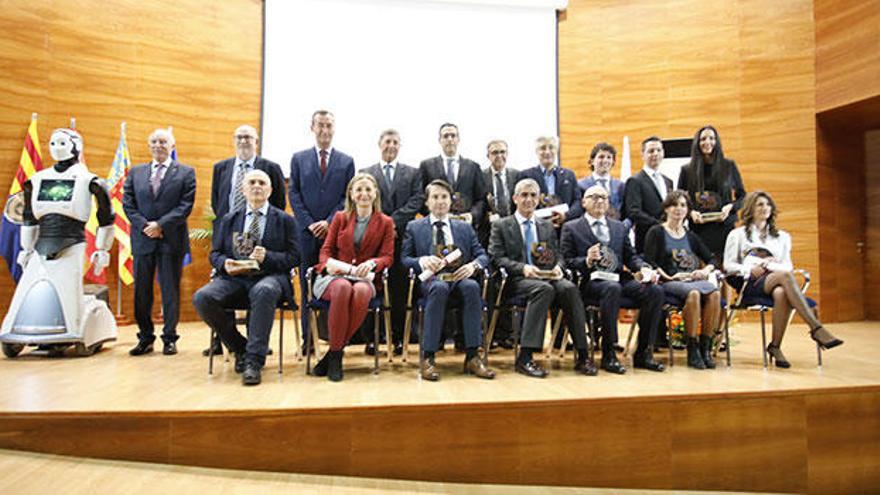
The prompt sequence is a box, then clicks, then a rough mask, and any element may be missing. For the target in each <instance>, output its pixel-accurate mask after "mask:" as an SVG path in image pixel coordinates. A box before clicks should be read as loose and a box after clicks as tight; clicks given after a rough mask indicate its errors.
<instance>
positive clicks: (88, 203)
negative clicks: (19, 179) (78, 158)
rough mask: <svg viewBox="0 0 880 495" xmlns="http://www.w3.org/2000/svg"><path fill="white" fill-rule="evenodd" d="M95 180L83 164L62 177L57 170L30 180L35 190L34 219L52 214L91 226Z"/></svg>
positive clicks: (51, 170) (44, 171) (74, 167)
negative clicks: (92, 186)
mask: <svg viewBox="0 0 880 495" xmlns="http://www.w3.org/2000/svg"><path fill="white" fill-rule="evenodd" d="M95 177H96V176H95V174H93V173H91V172H89V171H88V169H86V167H85V166H84V165H83V164H81V163H78V164H76V165H74V166H72V167H70V168H69V169H67V170H65V171H64V172H60V173H59V172H58V171H57V170H55V167H49V168H47V169H43V170H40V171H39V172H37V173H35V174H34V175H32V176H31V178H30V181H31V184H33V188H34V193H33V197H32V198H31V208H32V209H33V212H34V216H35V217H37V219H40V218H43V217H44V216H46V215H48V214H50V213H57V214H59V215H64V216H65V217H69V218H74V219H76V220H79V221H80V222H88V221H89V215H91V213H92V193H91V192H90V191H89V183H91V182H92V179H94V178H95ZM57 198H69V199H57Z"/></svg>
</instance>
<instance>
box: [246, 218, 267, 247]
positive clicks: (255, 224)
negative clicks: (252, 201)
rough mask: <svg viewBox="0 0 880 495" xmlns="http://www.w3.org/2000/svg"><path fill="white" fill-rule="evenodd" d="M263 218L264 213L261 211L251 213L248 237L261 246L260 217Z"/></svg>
mask: <svg viewBox="0 0 880 495" xmlns="http://www.w3.org/2000/svg"><path fill="white" fill-rule="evenodd" d="M262 216H263V212H262V211H260V210H253V211H251V224H250V226H248V237H249V238H251V239H253V241H254V242H255V243H256V244H259V243H260V239H261V235H260V217H262Z"/></svg>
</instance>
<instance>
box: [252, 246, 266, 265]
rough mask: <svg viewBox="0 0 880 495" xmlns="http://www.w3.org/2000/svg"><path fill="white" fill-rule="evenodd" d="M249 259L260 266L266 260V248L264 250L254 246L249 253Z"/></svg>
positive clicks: (261, 247)
mask: <svg viewBox="0 0 880 495" xmlns="http://www.w3.org/2000/svg"><path fill="white" fill-rule="evenodd" d="M250 258H251V259H252V260H257V263H259V264H261V265H262V264H263V260H265V259H266V248H264V247H263V246H256V247H255V248H254V250H253V252H251V256H250Z"/></svg>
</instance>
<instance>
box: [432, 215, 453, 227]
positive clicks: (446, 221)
mask: <svg viewBox="0 0 880 495" xmlns="http://www.w3.org/2000/svg"><path fill="white" fill-rule="evenodd" d="M428 221H429V222H431V225H434V224H435V223H437V222H443V223H444V224H445V225H450V226H451V225H452V223H450V221H449V215H446V218H444V219H442V220H441V219H439V218H437V217H435V216H434V214H433V213H431V214H430V215H428Z"/></svg>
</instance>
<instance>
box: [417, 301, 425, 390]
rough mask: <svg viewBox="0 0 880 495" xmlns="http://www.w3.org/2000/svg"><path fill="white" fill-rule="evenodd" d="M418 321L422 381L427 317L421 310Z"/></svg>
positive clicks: (420, 375) (420, 376)
mask: <svg viewBox="0 0 880 495" xmlns="http://www.w3.org/2000/svg"><path fill="white" fill-rule="evenodd" d="M417 320H418V325H419V380H421V379H422V368H423V367H424V365H425V315H424V312H423V311H422V309H421V308H419V315H418V318H417Z"/></svg>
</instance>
